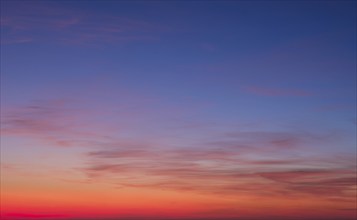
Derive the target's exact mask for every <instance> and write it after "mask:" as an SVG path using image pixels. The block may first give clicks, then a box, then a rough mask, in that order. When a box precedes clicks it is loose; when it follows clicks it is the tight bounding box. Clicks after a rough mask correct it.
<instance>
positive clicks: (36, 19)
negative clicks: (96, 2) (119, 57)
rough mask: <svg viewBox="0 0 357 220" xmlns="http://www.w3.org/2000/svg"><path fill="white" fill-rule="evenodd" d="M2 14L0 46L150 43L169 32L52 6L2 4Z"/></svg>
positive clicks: (141, 22)
mask: <svg viewBox="0 0 357 220" xmlns="http://www.w3.org/2000/svg"><path fill="white" fill-rule="evenodd" d="M2 12H3V13H2V18H1V27H2V29H3V32H2V41H1V42H2V44H14V43H24V42H29V39H31V41H50V42H61V43H66V44H93V43H113V42H115V43H118V42H119V43H122V42H131V41H152V40H156V39H158V33H163V32H166V31H168V30H169V29H168V28H167V27H164V26H162V25H159V24H153V23H150V22H148V21H144V20H138V19H132V18H129V17H122V16H116V15H108V14H99V13H91V12H90V11H84V10H83V11H79V10H74V9H72V8H65V7H64V6H63V5H58V4H57V3H56V2H40V1H38V2H31V4H29V3H28V2H17V3H16V4H12V3H11V2H6V4H5V3H4V5H3V9H2ZM13 39H17V40H13Z"/></svg>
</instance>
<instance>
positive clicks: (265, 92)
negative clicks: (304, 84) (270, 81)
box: [242, 86, 313, 97]
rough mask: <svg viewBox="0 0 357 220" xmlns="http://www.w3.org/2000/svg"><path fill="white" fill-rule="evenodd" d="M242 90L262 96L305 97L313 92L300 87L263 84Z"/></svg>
mask: <svg viewBox="0 0 357 220" xmlns="http://www.w3.org/2000/svg"><path fill="white" fill-rule="evenodd" d="M242 90H243V91H244V92H247V93H251V94H254V95H261V96H297V97H299V96H300V97H305V96H312V95H313V94H312V93H310V92H307V91H304V90H300V89H283V88H268V87H261V86H245V87H242Z"/></svg>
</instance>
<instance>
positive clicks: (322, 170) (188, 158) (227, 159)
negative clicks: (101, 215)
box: [82, 145, 356, 199]
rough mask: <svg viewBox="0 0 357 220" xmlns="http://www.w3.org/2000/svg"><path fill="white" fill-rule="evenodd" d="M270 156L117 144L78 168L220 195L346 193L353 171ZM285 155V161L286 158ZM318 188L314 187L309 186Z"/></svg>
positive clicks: (115, 180) (106, 177)
mask: <svg viewBox="0 0 357 220" xmlns="http://www.w3.org/2000/svg"><path fill="white" fill-rule="evenodd" d="M275 153H278V155H277V156H275V157H274V158H272V159H266V158H264V156H265V157H269V156H271V154H266V153H264V151H260V150H259V149H257V148H255V147H254V146H253V147H252V148H249V150H246V151H243V152H242V151H240V150H239V149H237V148H236V149H234V148H230V147H228V146H220V145H217V146H215V147H212V146H211V147H206V148H197V147H190V148H182V149H177V148H175V149H167V148H162V147H155V146H145V145H143V146H140V147H126V146H117V147H114V146H113V148H112V149H111V150H99V151H92V152H89V153H88V154H87V156H88V158H89V161H90V162H89V164H88V166H87V167H86V168H84V169H82V170H83V171H84V172H85V173H87V175H88V177H90V178H93V180H97V181H107V182H110V183H112V184H114V185H117V186H118V187H148V188H159V189H172V190H190V191H196V192H200V193H218V194H224V195H240V194H249V195H256V196H259V195H267V194H269V195H272V196H286V195H290V196H304V195H305V196H309V195H311V196H312V195H318V196H320V197H321V198H324V199H329V198H330V197H342V198H344V197H347V198H350V199H351V198H353V197H352V196H353V195H351V194H349V193H345V192H346V191H350V190H351V187H355V186H356V183H355V182H354V180H355V178H356V176H355V170H354V169H353V168H351V167H350V166H349V164H348V163H350V161H351V160H353V158H349V162H346V163H345V164H340V163H334V162H333V161H331V160H328V159H326V158H325V159H324V158H322V159H321V158H320V159H319V158H313V157H296V156H295V157H293V156H291V155H290V158H289V156H288V157H286V156H282V155H280V156H281V157H280V156H279V152H278V151H275ZM287 158H289V159H287ZM315 188H319V190H314V189H315Z"/></svg>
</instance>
